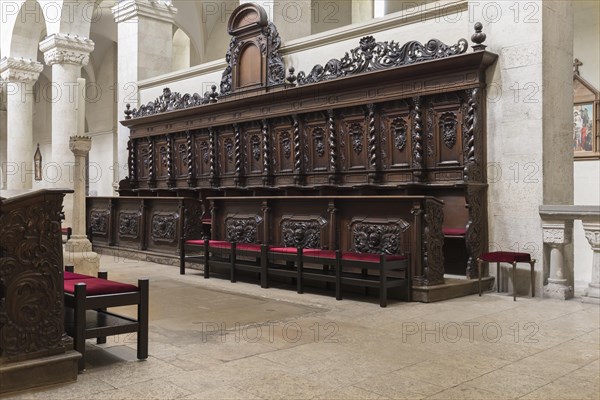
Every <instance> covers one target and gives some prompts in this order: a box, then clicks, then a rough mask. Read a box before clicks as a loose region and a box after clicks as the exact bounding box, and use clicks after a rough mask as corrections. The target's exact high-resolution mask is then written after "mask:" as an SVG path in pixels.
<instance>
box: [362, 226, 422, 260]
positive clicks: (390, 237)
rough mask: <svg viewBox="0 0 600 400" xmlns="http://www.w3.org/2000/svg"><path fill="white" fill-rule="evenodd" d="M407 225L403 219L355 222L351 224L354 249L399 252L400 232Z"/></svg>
mask: <svg viewBox="0 0 600 400" xmlns="http://www.w3.org/2000/svg"><path fill="white" fill-rule="evenodd" d="M409 226H410V224H409V223H408V222H406V221H404V220H399V221H398V222H394V223H367V222H358V223H355V224H353V226H352V237H353V246H354V250H355V251H358V252H360V253H372V254H399V253H400V250H401V249H400V234H401V233H402V232H404V231H405V230H406V229H408V227H409Z"/></svg>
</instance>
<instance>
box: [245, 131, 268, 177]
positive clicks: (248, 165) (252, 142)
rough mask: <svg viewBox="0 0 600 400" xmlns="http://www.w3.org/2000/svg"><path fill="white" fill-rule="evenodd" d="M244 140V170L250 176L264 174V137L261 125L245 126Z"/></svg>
mask: <svg viewBox="0 0 600 400" xmlns="http://www.w3.org/2000/svg"><path fill="white" fill-rule="evenodd" d="M242 137H243V138H244V140H243V142H244V143H245V146H244V149H245V151H244V157H243V159H244V168H245V171H246V173H247V174H248V175H260V174H262V171H263V167H264V161H263V135H262V127H261V125H260V124H256V123H255V124H245V125H244V126H243V128H242Z"/></svg>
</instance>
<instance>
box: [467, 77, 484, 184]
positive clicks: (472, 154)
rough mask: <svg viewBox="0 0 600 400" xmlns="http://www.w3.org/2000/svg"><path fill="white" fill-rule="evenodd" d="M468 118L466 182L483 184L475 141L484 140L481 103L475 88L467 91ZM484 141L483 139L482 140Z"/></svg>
mask: <svg viewBox="0 0 600 400" xmlns="http://www.w3.org/2000/svg"><path fill="white" fill-rule="evenodd" d="M467 96H468V100H467V116H466V118H465V119H466V122H465V142H466V145H465V154H464V175H463V178H464V180H465V181H467V182H469V181H472V182H482V181H483V180H484V174H483V170H482V165H481V163H482V162H483V161H482V160H481V159H479V160H478V159H477V154H476V151H477V149H476V147H475V141H476V138H482V136H483V135H482V133H481V129H482V127H481V123H479V118H478V115H479V104H480V101H481V96H480V91H479V89H478V88H474V89H471V90H468V91H467ZM480 140H482V139H480Z"/></svg>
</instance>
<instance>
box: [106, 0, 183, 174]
mask: <svg viewBox="0 0 600 400" xmlns="http://www.w3.org/2000/svg"><path fill="white" fill-rule="evenodd" d="M112 12H113V16H114V18H115V21H116V23H117V28H118V43H119V50H118V65H119V76H118V81H119V93H118V96H119V100H118V104H117V119H118V120H119V121H120V120H122V119H124V118H125V114H124V111H125V105H126V104H127V103H129V104H131V107H132V108H134V107H135V108H137V107H138V106H139V94H138V89H137V83H138V81H140V80H143V79H148V78H153V77H155V76H158V75H162V74H166V73H168V72H171V70H172V58H173V57H172V54H173V19H174V17H175V14H177V9H176V8H175V7H173V5H172V4H171V2H170V1H165V0H121V1H119V2H118V3H117V4H116V5H115V6H114V7H113V8H112ZM117 127H118V128H117V130H118V139H117V154H118V159H117V160H115V162H116V165H115V167H116V168H115V171H116V173H115V177H114V180H115V182H114V183H115V185H116V184H118V182H119V181H120V180H121V179H123V178H125V176H126V175H127V174H128V169H127V155H128V151H127V142H128V140H129V129H128V128H126V127H124V126H123V125H121V124H117Z"/></svg>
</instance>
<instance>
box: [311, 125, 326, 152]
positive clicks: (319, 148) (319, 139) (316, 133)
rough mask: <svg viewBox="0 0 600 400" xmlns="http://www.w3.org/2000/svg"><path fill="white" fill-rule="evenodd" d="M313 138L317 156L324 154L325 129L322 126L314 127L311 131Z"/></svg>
mask: <svg viewBox="0 0 600 400" xmlns="http://www.w3.org/2000/svg"><path fill="white" fill-rule="evenodd" d="M312 136H313V140H314V141H315V152H316V153H317V155H318V156H319V157H323V155H325V143H324V137H325V131H323V129H322V128H315V129H313V131H312Z"/></svg>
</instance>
